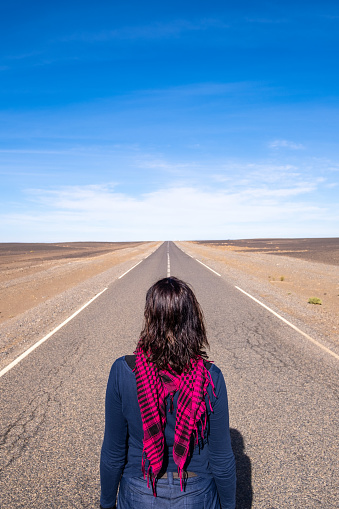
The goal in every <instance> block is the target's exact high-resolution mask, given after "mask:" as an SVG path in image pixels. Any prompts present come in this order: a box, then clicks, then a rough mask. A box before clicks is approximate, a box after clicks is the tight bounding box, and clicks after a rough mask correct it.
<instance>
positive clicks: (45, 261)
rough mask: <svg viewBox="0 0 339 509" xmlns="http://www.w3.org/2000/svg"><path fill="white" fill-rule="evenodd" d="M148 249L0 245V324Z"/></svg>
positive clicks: (143, 245)
mask: <svg viewBox="0 0 339 509" xmlns="http://www.w3.org/2000/svg"><path fill="white" fill-rule="evenodd" d="M148 247H149V243H141V242H134V243H132V242H131V243H126V242H125V243H123V242H116V243H113V242H107V243H106V242H102V243H101V242H88V243H85V242H74V243H68V244H0V324H1V323H3V322H5V321H6V320H8V319H9V318H14V317H16V316H17V315H19V314H20V313H23V312H24V311H27V310H28V309H31V308H33V307H35V306H37V305H38V304H39V303H40V302H42V301H46V300H48V299H50V298H52V297H54V296H55V295H58V294H60V293H62V292H64V291H65V290H67V289H69V288H72V287H73V286H76V285H77V284H79V283H81V282H82V281H85V280H86V279H89V278H91V277H93V276H95V275H97V274H100V273H102V272H104V271H106V270H108V269H109V268H111V267H113V266H115V265H118V264H120V263H122V262H124V261H126V260H129V259H132V258H133V257H134V256H135V254H136V253H142V252H143V251H145V250H146V249H147V248H148Z"/></svg>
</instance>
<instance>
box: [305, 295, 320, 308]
mask: <svg viewBox="0 0 339 509" xmlns="http://www.w3.org/2000/svg"><path fill="white" fill-rule="evenodd" d="M308 303H309V304H319V305H320V306H321V304H322V302H321V299H318V297H310V298H309V299H308Z"/></svg>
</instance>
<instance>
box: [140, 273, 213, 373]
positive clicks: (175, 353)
mask: <svg viewBox="0 0 339 509" xmlns="http://www.w3.org/2000/svg"><path fill="white" fill-rule="evenodd" d="M144 317H145V321H144V327H143V330H142V332H141V335H140V340H139V342H138V346H137V350H141V351H143V352H144V354H145V355H146V357H147V359H148V360H149V361H150V362H153V363H154V364H156V366H157V367H158V369H165V370H166V369H168V366H170V367H171V368H172V369H173V370H174V371H176V372H177V373H179V374H181V373H182V372H183V371H186V370H188V371H189V370H190V369H191V363H190V361H191V360H192V359H198V358H204V359H207V354H206V351H205V348H208V347H209V344H208V340H207V337H206V330H205V325H204V318H203V313H202V310H201V308H200V305H199V303H198V301H197V299H196V297H195V295H194V293H193V291H192V290H191V288H190V287H189V286H188V285H187V284H186V283H184V282H183V281H181V280H180V279H177V278H176V277H167V278H165V279H161V280H160V281H158V282H157V283H155V284H154V285H153V286H151V288H150V289H149V290H148V292H147V294H146V305H145V311H144Z"/></svg>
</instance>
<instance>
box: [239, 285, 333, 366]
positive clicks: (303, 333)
mask: <svg viewBox="0 0 339 509" xmlns="http://www.w3.org/2000/svg"><path fill="white" fill-rule="evenodd" d="M235 288H236V289H237V290H240V291H241V292H242V293H244V294H245V295H247V297H249V298H250V299H252V300H254V301H255V302H257V303H258V304H260V306H262V307H263V308H265V309H267V310H268V311H270V312H271V313H272V314H273V315H274V316H276V317H277V318H279V319H280V320H282V321H283V322H284V323H286V324H287V325H289V326H290V327H292V329H294V330H295V331H297V332H299V334H302V336H304V337H305V338H307V339H308V340H309V341H312V343H314V344H315V345H317V346H318V347H319V348H322V350H324V351H325V352H327V353H329V354H330V355H332V356H333V357H335V358H336V359H338V360H339V355H337V354H336V353H335V352H332V350H330V349H329V348H326V346H324V345H322V344H321V343H319V342H318V341H317V340H316V339H313V338H312V337H311V336H309V335H308V334H306V332H303V331H302V330H300V329H299V328H298V327H296V326H295V325H293V323H291V322H289V321H288V320H286V319H285V318H283V317H282V316H280V315H279V314H278V313H276V312H275V311H273V309H271V308H269V307H268V306H266V305H265V304H263V303H262V302H260V300H258V299H256V298H255V297H252V295H250V294H249V293H247V292H245V290H242V289H241V288H239V286H236V287H235Z"/></svg>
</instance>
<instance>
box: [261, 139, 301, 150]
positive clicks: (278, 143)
mask: <svg viewBox="0 0 339 509" xmlns="http://www.w3.org/2000/svg"><path fill="white" fill-rule="evenodd" d="M269 147H270V148H290V149H292V150H301V149H304V148H305V146H304V145H302V144H301V143H295V142H294V141H288V140H274V141H272V142H271V143H270V144H269Z"/></svg>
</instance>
